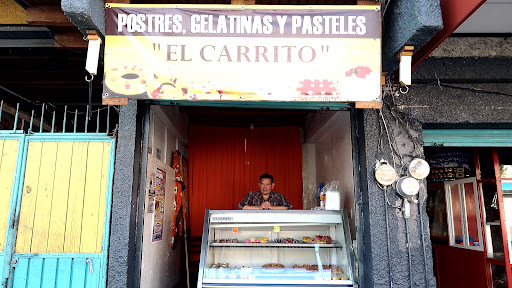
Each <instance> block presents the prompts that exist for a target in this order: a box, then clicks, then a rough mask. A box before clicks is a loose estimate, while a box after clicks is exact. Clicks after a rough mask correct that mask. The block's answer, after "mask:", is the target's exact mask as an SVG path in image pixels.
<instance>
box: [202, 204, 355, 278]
mask: <svg viewBox="0 0 512 288" xmlns="http://www.w3.org/2000/svg"><path fill="white" fill-rule="evenodd" d="M352 253H353V251H352V249H351V238H350V234H349V230H348V226H347V220H346V213H344V211H300V210H287V211H245V210H239V211H220V210H207V215H206V219H205V228H204V234H203V243H202V251H201V260H200V261H201V263H200V269H199V281H198V287H218V286H219V285H221V286H236V287H244V286H252V287H254V286H255V285H262V286H265V285H272V286H286V287H311V286H315V287H354V282H355V281H354V278H355V277H354V273H353V271H354V270H353V254H352Z"/></svg>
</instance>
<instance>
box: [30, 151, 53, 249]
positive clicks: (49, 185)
mask: <svg viewBox="0 0 512 288" xmlns="http://www.w3.org/2000/svg"><path fill="white" fill-rule="evenodd" d="M56 160H57V142H43V150H42V153H41V166H40V170H41V171H39V183H38V188H37V199H36V207H35V212H34V213H35V215H34V230H33V231H32V246H31V249H30V252H32V253H46V252H47V249H48V230H49V228H50V212H51V208H52V198H53V183H54V180H55V166H56V162H55V161H56Z"/></svg>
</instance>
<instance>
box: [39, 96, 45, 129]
mask: <svg viewBox="0 0 512 288" xmlns="http://www.w3.org/2000/svg"><path fill="white" fill-rule="evenodd" d="M43 123H44V103H43V106H41V123H40V125H39V133H43Z"/></svg>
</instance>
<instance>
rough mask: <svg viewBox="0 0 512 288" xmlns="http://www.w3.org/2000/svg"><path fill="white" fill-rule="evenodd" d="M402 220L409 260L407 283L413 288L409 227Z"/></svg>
mask: <svg viewBox="0 0 512 288" xmlns="http://www.w3.org/2000/svg"><path fill="white" fill-rule="evenodd" d="M404 220H405V237H406V239H407V258H409V281H410V288H413V287H414V286H413V285H412V283H413V281H412V263H411V262H412V260H411V244H410V242H409V225H408V222H407V218H406V217H404Z"/></svg>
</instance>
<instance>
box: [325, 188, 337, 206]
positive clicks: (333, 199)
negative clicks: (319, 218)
mask: <svg viewBox="0 0 512 288" xmlns="http://www.w3.org/2000/svg"><path fill="white" fill-rule="evenodd" d="M340 202H341V200H340V192H338V191H327V192H325V210H340V208H341V207H340Z"/></svg>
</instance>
